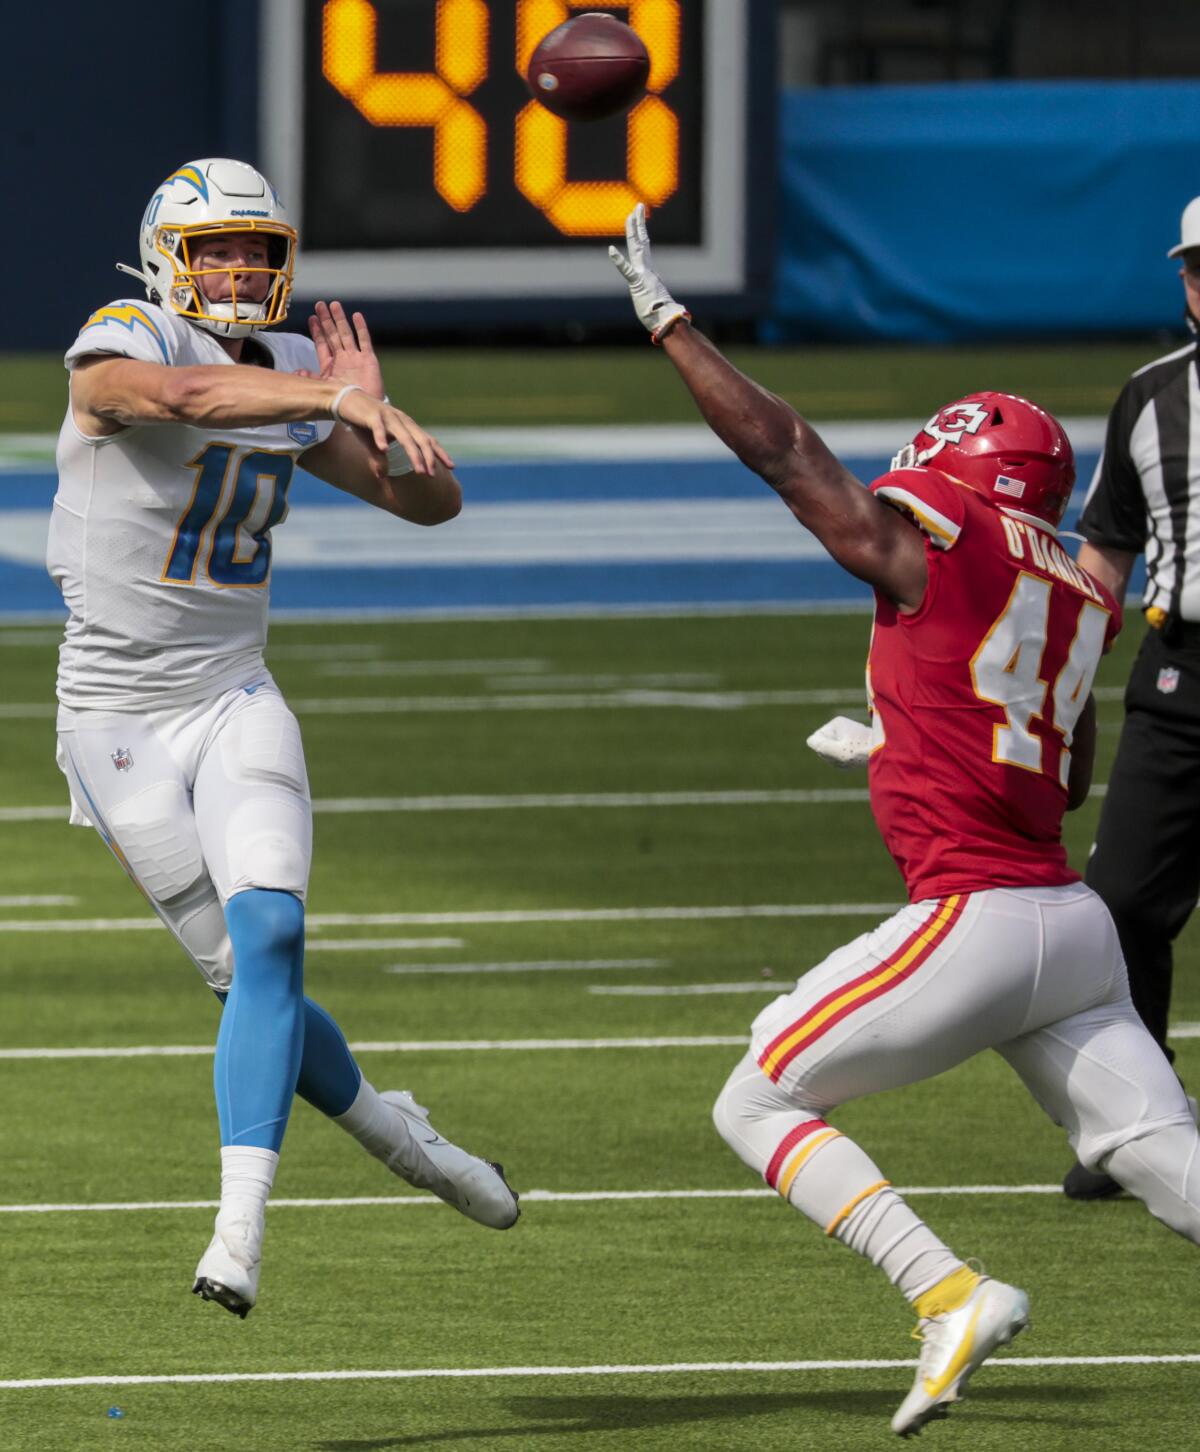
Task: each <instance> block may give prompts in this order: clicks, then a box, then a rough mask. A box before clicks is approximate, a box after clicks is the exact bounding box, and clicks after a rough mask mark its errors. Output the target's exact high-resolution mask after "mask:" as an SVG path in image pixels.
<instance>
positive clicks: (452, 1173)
mask: <svg viewBox="0 0 1200 1452" xmlns="http://www.w3.org/2000/svg"><path fill="white" fill-rule="evenodd" d="M379 1097H380V1099H382V1100H383V1102H384V1103H385V1104H386V1105H387V1106H388V1107H389V1108H390V1109H392V1110H394V1111H395V1112H396V1113H397V1114H399V1115H400V1117H401V1118H402V1119H403V1120H404V1128H405V1130H406V1131H407V1133H406V1135H405V1138H406V1139H407V1141H408V1147H406V1148H403V1149H398V1150H396V1151H394V1153H393V1154H391V1155H390V1156H389V1157H388V1158H387V1159H385V1160H384V1163H385V1164H386V1165H387V1167H388V1169H389V1170H391V1171H392V1173H393V1174H395V1175H399V1176H400V1178H401V1179H402V1180H407V1181H408V1183H409V1184H410V1185H415V1186H416V1188H417V1189H418V1190H431V1191H432V1192H433V1194H435V1195H437V1196H438V1197H439V1198H440V1199H442V1200H445V1202H446V1203H447V1205H453V1206H454V1208H455V1209H456V1210H458V1211H460V1212H461V1213H462V1214H463V1215H465V1216H466V1217H467V1218H468V1220H475V1221H478V1223H479V1224H480V1225H489V1226H491V1228H492V1229H493V1230H507V1229H508V1228H509V1227H510V1226H512V1225H515V1224H516V1223H517V1217H518V1216H519V1215H520V1213H521V1211H520V1208H519V1206H518V1205H517V1200H518V1196H517V1193H516V1191H515V1190H513V1188H512V1187H511V1186H510V1185H509V1183H508V1181H507V1180H506V1179H505V1178H504V1167H503V1165H496V1164H493V1163H492V1162H491V1160H481V1159H479V1158H478V1156H476V1155H472V1154H468V1153H467V1151H466V1150H464V1149H459V1147H458V1146H457V1145H456V1144H451V1143H450V1141H449V1140H448V1139H445V1138H443V1136H442V1135H440V1134H439V1133H438V1132H437V1130H436V1129H434V1127H433V1125H432V1124H430V1122H429V1110H428V1109H426V1108H425V1107H424V1106H423V1105H421V1104H418V1103H417V1102H416V1100H415V1099H414V1098H413V1097H412V1095H411V1094H410V1093H409V1092H408V1090H407V1089H389V1090H388V1091H387V1092H386V1093H384V1094H381V1095H380V1096H379Z"/></svg>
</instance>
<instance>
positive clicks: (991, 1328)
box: [892, 1276, 1029, 1437]
mask: <svg viewBox="0 0 1200 1452" xmlns="http://www.w3.org/2000/svg"><path fill="white" fill-rule="evenodd" d="M1028 1325H1029V1297H1028V1296H1027V1295H1026V1294H1025V1292H1024V1291H1019V1290H1017V1288H1016V1286H1006V1285H1005V1284H1004V1282H1003V1281H992V1280H988V1279H987V1277H986V1276H985V1277H984V1278H983V1279H982V1280H981V1281H980V1282H979V1284H978V1285H977V1286H976V1287H975V1289H974V1290H973V1291H972V1292H971V1294H970V1295H969V1296H968V1297H967V1299H966V1300H965V1301H964V1302H963V1304H962V1305H961V1306H959V1308H958V1309H957V1310H956V1311H946V1312H944V1313H943V1314H942V1315H940V1316H931V1317H929V1318H928V1319H926V1320H924V1321H921V1322H920V1323H919V1325H918V1327H917V1331H916V1334H917V1335H918V1336H919V1337H920V1338H921V1342H922V1345H921V1356H920V1360H919V1361H918V1363H917V1376H916V1380H915V1381H914V1382H913V1389H912V1391H910V1392H909V1394H908V1395H907V1396H906V1397H905V1398H904V1400H903V1401H902V1402H901V1403H900V1408H899V1410H898V1411H897V1412H896V1415H895V1416H894V1417H893V1418H892V1431H893V1432H899V1434H900V1435H901V1436H902V1437H909V1436H911V1435H912V1434H913V1433H914V1432H919V1431H920V1430H921V1428H922V1427H923V1426H924V1425H925V1423H926V1422H927V1421H929V1419H930V1418H931V1417H942V1416H945V1415H946V1407H947V1404H948V1403H949V1402H955V1401H957V1400H958V1399H959V1397H961V1396H962V1395H963V1389H964V1388H965V1386H966V1384H967V1380H968V1378H969V1377H970V1376H971V1375H972V1374H973V1373H974V1372H976V1371H977V1370H978V1369H979V1367H980V1366H981V1365H982V1364H983V1363H984V1362H985V1361H986V1360H987V1358H988V1357H989V1356H990V1355H991V1354H992V1352H993V1351H995V1349H996V1347H997V1346H1006V1345H1007V1344H1008V1343H1009V1342H1010V1341H1011V1340H1012V1339H1013V1337H1014V1336H1016V1335H1017V1334H1018V1333H1019V1332H1021V1331H1024V1330H1025V1328H1026V1327H1027V1326H1028Z"/></svg>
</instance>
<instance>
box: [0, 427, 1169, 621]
mask: <svg viewBox="0 0 1200 1452" xmlns="http://www.w3.org/2000/svg"><path fill="white" fill-rule="evenodd" d="M1095 461H1096V456H1095V454H1094V453H1091V454H1087V453H1081V454H1080V456H1079V460H1078V463H1079V478H1080V479H1081V480H1087V479H1089V478H1090V477H1091V474H1092V471H1093V469H1094V467H1095ZM844 462H845V464H846V466H847V467H848V468H849V469H850V470H851V472H852V473H853V474H855V475H856V477H858V478H859V479H861V480H863V481H864V482H867V481H870V480H872V479H874V478H877V477H878V476H879V475H880V474H882V473H883V472H885V471H886V469H887V467H888V463H889V460H888V458H886V457H884V456H882V455H878V454H871V453H867V454H860V455H854V454H850V455H848V456H846V457H844ZM458 473H459V477H460V478H461V480H462V483H463V490H464V495H465V505H464V514H463V516H462V523H461V525H460V523H459V522H458V521H455V523H454V524H452V525H449V526H446V527H445V532H444V533H442V532H441V531H423V530H418V529H417V528H416V527H415V526H406V525H403V524H402V523H399V522H392V521H380V520H379V518H378V516H377V515H373V514H372V513H371V512H369V507H368V506H367V505H365V504H361V503H360V502H358V501H356V500H354V499H352V498H351V497H350V496H348V495H346V494H345V493H343V492H342V491H340V490H337V489H331V488H330V487H329V486H328V485H326V484H322V483H321V482H320V481H318V480H316V479H314V478H312V477H311V476H309V475H306V474H303V473H302V472H297V475H296V479H295V482H294V484H293V486H292V489H291V494H290V516H289V519H288V520H287V521H285V523H284V524H283V525H282V526H280V529H279V530H278V531H277V533H276V544H277V555H276V568H275V570H274V573H273V576H272V581H271V600H272V606H273V608H274V609H275V610H276V611H277V612H279V613H281V614H288V613H297V614H299V613H302V614H305V615H308V616H315V617H320V616H321V615H323V614H328V615H352V614H355V613H363V612H369V613H371V614H378V615H387V614H396V615H407V614H420V615H429V614H437V613H445V614H450V615H453V614H455V613H456V612H485V613H486V612H489V611H491V612H495V613H497V614H504V613H506V612H511V613H520V612H521V611H538V610H543V611H550V612H552V611H554V610H556V609H563V610H567V611H575V610H578V611H582V612H586V611H587V610H589V609H595V610H596V611H597V612H601V611H612V610H636V609H637V608H638V607H645V608H646V609H648V610H655V609H666V608H678V609H680V610H686V609H688V608H695V609H704V608H706V607H716V608H729V609H736V608H737V607H738V606H739V605H742V606H745V607H746V608H747V609H754V608H759V609H761V608H763V607H764V606H768V605H772V604H774V605H779V606H780V607H783V608H794V609H804V608H806V607H807V608H816V607H818V606H819V607H822V608H828V607H829V606H831V605H837V604H839V603H841V604H843V605H844V606H845V607H846V608H848V609H852V608H859V607H865V606H866V605H868V604H869V601H870V591H869V590H867V589H866V587H865V586H863V585H862V584H861V583H860V582H859V581H857V580H855V579H853V578H852V577H851V576H849V575H847V574H846V573H845V572H844V571H842V570H841V569H839V568H838V567H837V566H836V565H834V564H833V563H832V562H831V561H830V560H828V559H827V558H824V557H823V556H822V555H821V552H820V550H819V547H818V546H817V545H816V542H815V541H813V540H812V539H811V537H810V536H808V535H807V534H805V533H804V531H802V530H801V529H800V526H798V525H797V524H795V522H794V521H793V520H792V519H791V518H790V517H789V515H788V514H787V511H786V510H785V508H784V507H783V505H782V504H780V503H779V502H778V501H777V500H775V499H774V497H773V496H772V495H771V493H770V490H769V489H767V488H766V486H765V485H764V484H763V483H762V482H761V480H759V479H757V478H756V477H755V476H754V475H753V474H751V473H750V472H749V471H748V470H746V469H745V468H743V466H742V465H741V464H740V463H738V461H737V460H736V459H733V458H732V457H727V458H696V459H687V460H683V459H661V458H648V459H633V458H614V459H605V458H587V459H571V460H564V459H545V458H538V459H532V460H528V461H518V462H514V461H513V460H511V459H503V460H499V459H497V460H479V459H473V458H467V459H464V460H463V461H462V462H461V464H460V466H459V469H458ZM54 487H55V479H54V475H53V474H52V473H50V472H47V471H46V470H42V471H38V470H36V469H24V468H20V467H18V468H13V469H11V470H10V471H8V472H5V473H4V474H3V475H2V476H0V618H8V619H13V620H19V619H33V618H41V617H44V616H51V617H56V618H61V616H62V613H63V612H62V604H61V601H60V599H59V596H58V592H57V590H56V589H55V587H54V585H53V584H52V583H51V581H50V579H49V578H48V576H47V575H46V573H45V568H44V565H43V563H42V560H43V558H44V551H45V532H46V527H47V524H48V521H49V514H50V505H51V500H52V499H53V494H54ZM605 503H611V504H612V506H613V511H612V514H611V516H610V515H608V514H607V512H606V511H604V509H603V505H604V504H605ZM689 503H694V505H695V509H694V510H689V509H687V508H681V507H680V506H686V505H687V504H689ZM739 503H742V504H744V509H738V508H737V507H736V506H737V505H738V504H739ZM640 504H645V505H646V510H645V512H644V514H639V510H638V506H639V505H640ZM1081 504H1082V490H1080V491H1077V495H1076V498H1075V500H1074V501H1073V504H1072V509H1071V511H1070V512H1069V515H1068V528H1069V527H1070V521H1071V520H1073V519H1074V518H1075V517H1077V515H1078V510H1079V507H1080V506H1081ZM473 506H474V507H475V508H476V509H477V510H478V511H479V516H478V517H479V519H480V520H481V521H482V524H481V525H480V526H477V527H476V528H475V533H474V535H472V534H471V532H470V521H471V510H472V507H473ZM510 509H511V510H512V513H511V515H510V514H509V512H508V511H509V510H510ZM722 521H733V522H736V523H737V525H738V526H739V528H733V527H725V526H724V525H723V524H722V523H721V522H722ZM643 522H644V528H643ZM610 524H611V528H610V527H609V525H610ZM743 524H744V526H745V527H744V528H741V527H740V526H742V525H743ZM505 526H507V528H505ZM435 536H436V538H435ZM472 540H474V541H476V542H478V543H477V544H476V545H474V546H473V545H472V543H471V541H472ZM460 542H463V543H460ZM485 546H486V547H485ZM656 551H658V552H660V553H659V554H657V555H656ZM439 556H443V557H445V558H444V559H439ZM331 560H332V561H334V563H332V564H331V563H330V561H331ZM1141 578H1142V577H1141V575H1140V574H1139V575H1137V576H1135V580H1134V589H1135V591H1136V589H1137V587H1138V585H1139V582H1140V579H1141Z"/></svg>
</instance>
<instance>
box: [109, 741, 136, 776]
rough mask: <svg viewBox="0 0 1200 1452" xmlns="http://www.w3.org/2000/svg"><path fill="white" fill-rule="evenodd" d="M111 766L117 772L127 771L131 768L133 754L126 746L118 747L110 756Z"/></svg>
mask: <svg viewBox="0 0 1200 1452" xmlns="http://www.w3.org/2000/svg"><path fill="white" fill-rule="evenodd" d="M112 764H113V765H114V766H115V767H116V768H117V770H118V771H129V770H130V768H131V767H132V766H133V752H132V751H130V749H129V747H128V746H118V747H117V749H116V750H115V751H114V752H113V754H112Z"/></svg>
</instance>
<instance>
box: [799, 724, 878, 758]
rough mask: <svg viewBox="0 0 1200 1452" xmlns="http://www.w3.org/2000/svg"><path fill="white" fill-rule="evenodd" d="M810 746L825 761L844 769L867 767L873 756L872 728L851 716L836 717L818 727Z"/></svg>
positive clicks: (810, 738)
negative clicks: (869, 759)
mask: <svg viewBox="0 0 1200 1452" xmlns="http://www.w3.org/2000/svg"><path fill="white" fill-rule="evenodd" d="M808 745H809V746H811V747H812V749H813V750H814V751H815V752H816V753H817V755H818V756H819V757H821V758H822V760H824V761H832V762H833V764H834V766H840V767H842V768H843V769H844V768H847V767H851V766H866V764H867V757H869V756H870V754H871V728H870V727H869V726H864V725H863V724H862V722H861V721H852V720H851V719H850V717H849V716H835V717H834V718H833V720H832V721H826V723H825V724H824V726H818V727H817V729H816V730H815V731H814V732H813V734H812V735H811V736H810V737H809V738H808Z"/></svg>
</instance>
